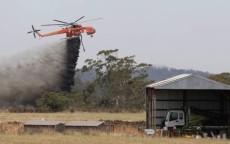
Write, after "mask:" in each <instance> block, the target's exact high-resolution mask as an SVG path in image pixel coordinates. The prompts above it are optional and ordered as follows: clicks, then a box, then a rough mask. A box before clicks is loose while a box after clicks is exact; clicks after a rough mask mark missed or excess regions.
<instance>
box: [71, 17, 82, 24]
mask: <svg viewBox="0 0 230 144" xmlns="http://www.w3.org/2000/svg"><path fill="white" fill-rule="evenodd" d="M84 17H85V16H82V17H80V18H79V19H77V20H76V21H75V22H73V24H75V23H76V22H78V21H79V20H81V19H83V18H84Z"/></svg>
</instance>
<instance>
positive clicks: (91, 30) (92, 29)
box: [87, 28, 96, 35]
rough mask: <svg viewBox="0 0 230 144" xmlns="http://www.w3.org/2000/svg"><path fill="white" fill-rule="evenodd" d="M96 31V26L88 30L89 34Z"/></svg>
mask: <svg viewBox="0 0 230 144" xmlns="http://www.w3.org/2000/svg"><path fill="white" fill-rule="evenodd" d="M95 32H96V30H95V29H94V28H91V29H89V30H88V31H87V34H88V35H92V34H94V33H95Z"/></svg>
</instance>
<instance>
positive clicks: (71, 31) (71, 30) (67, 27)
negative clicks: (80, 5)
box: [27, 16, 102, 48]
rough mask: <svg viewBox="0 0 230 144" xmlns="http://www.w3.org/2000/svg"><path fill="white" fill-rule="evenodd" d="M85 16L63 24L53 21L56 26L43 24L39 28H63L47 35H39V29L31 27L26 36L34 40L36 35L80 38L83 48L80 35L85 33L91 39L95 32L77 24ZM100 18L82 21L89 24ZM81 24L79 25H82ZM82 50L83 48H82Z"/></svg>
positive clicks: (88, 27) (41, 35) (89, 27)
mask: <svg viewBox="0 0 230 144" xmlns="http://www.w3.org/2000/svg"><path fill="white" fill-rule="evenodd" d="M84 17H85V16H82V17H80V18H79V19H77V20H76V21H74V22H70V23H68V22H64V21H60V20H55V19H54V20H53V21H55V22H58V23H57V24H45V25H41V26H60V27H64V28H62V29H60V30H57V31H53V32H50V33H47V34H41V33H39V31H41V30H40V29H35V28H34V26H33V25H32V31H29V32H27V34H30V33H33V35H34V38H36V34H37V35H38V36H39V37H47V36H54V35H59V34H66V39H71V38H74V37H80V40H81V44H82V46H83V43H82V33H84V32H85V31H86V34H87V35H90V36H91V37H93V34H94V33H95V32H96V30H95V29H94V28H93V27H91V26H82V25H80V24H78V23H77V22H78V21H79V20H81V19H83V18H84ZM99 19H102V18H97V19H92V20H87V21H83V22H89V21H94V20H99ZM83 22H81V23H83ZM83 48H84V46H83Z"/></svg>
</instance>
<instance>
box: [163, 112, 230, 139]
mask: <svg viewBox="0 0 230 144" xmlns="http://www.w3.org/2000/svg"><path fill="white" fill-rule="evenodd" d="M226 119H227V120H229V114H222V115H221V116H220V115H218V114H217V113H213V112H207V111H202V110H199V109H196V108H189V109H188V110H169V111H168V112H167V115H166V118H165V120H164V121H163V122H162V125H161V127H162V128H163V129H164V130H168V131H170V132H171V133H172V132H173V133H174V135H183V134H199V135H204V134H207V135H208V136H211V137H215V136H216V135H221V134H222V135H223V134H226V133H228V134H229V132H230V126H229V125H228V122H226Z"/></svg>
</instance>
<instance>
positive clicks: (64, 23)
mask: <svg viewBox="0 0 230 144" xmlns="http://www.w3.org/2000/svg"><path fill="white" fill-rule="evenodd" d="M54 21H56V22H60V23H64V24H69V23H67V22H64V21H60V20H55V19H54Z"/></svg>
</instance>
